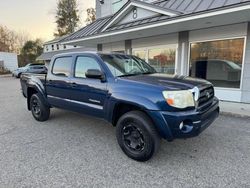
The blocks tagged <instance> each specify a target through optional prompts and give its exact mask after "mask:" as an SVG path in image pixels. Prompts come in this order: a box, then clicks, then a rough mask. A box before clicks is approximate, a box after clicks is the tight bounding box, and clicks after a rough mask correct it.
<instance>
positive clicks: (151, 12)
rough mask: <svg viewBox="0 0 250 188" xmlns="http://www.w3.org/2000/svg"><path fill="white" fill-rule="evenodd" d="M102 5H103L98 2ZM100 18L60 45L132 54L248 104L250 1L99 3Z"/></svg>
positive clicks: (125, 0)
mask: <svg viewBox="0 0 250 188" xmlns="http://www.w3.org/2000/svg"><path fill="white" fill-rule="evenodd" d="M100 2H101V3H100ZM96 10H97V18H98V19H97V20H96V21H95V22H94V23H92V24H90V25H88V26H86V27H84V28H82V29H80V30H79V31H77V32H75V33H73V34H71V35H70V36H68V37H66V38H64V39H63V40H62V41H60V42H61V43H62V44H67V45H78V46H87V47H91V48H96V49H97V50H99V51H118V52H123V53H127V54H134V55H137V56H139V57H141V58H142V59H144V60H145V61H147V62H148V63H149V64H150V65H151V66H153V67H155V69H156V70H157V71H159V72H163V73H168V74H179V75H184V76H192V77H197V78H203V79H207V80H209V81H210V82H212V83H213V84H214V86H215V91H216V95H217V96H218V97H219V98H220V99H221V100H228V101H236V102H245V103H250V76H249V75H250V0H158V1H139V0H100V1H99V0H97V3H96Z"/></svg>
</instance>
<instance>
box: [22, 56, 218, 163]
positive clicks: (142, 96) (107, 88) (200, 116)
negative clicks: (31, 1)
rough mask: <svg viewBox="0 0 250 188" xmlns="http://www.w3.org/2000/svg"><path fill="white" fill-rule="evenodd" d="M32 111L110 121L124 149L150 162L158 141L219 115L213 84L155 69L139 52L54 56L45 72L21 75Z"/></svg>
mask: <svg viewBox="0 0 250 188" xmlns="http://www.w3.org/2000/svg"><path fill="white" fill-rule="evenodd" d="M21 86H22V91H23V94H24V96H25V97H26V98H27V106H28V110H30V111H31V112H32V115H33V116H34V118H35V119H36V120H38V121H46V120H48V119H49V116H50V108H52V107H56V108H61V109H67V110H71V111H75V112H79V113H84V114H88V115H92V116H95V117H98V118H103V119H105V120H107V121H108V122H109V123H110V124H112V125H113V126H115V127H116V137H117V141H118V144H119V145H120V147H121V149H122V150H123V152H124V153H125V154H126V155H127V156H128V157H130V158H132V159H134V160H137V161H147V160H149V159H150V158H151V157H152V156H153V154H154V153H155V152H156V151H157V150H158V148H159V145H160V140H161V139H162V138H163V139H166V140H167V141H173V140H174V139H178V138H190V137H194V136H198V135H199V134H200V133H201V132H202V131H203V130H204V129H206V128H207V127H208V126H209V125H211V124H212V123H213V121H214V120H215V119H216V118H217V117H218V115H219V101H218V99H217V98H216V97H215V96H214V88H213V85H212V84H211V83H210V82H208V81H206V80H200V79H194V78H190V77H185V76H177V75H166V74H159V73H157V72H156V71H155V70H154V68H152V67H151V66H150V65H149V64H147V63H146V62H144V61H143V60H141V59H140V58H138V57H136V56H129V55H124V54H115V53H97V52H84V53H68V54H60V55H57V56H55V57H53V59H52V60H51V63H50V65H49V68H48V72H47V73H46V74H42V75H32V74H23V75H22V76H21Z"/></svg>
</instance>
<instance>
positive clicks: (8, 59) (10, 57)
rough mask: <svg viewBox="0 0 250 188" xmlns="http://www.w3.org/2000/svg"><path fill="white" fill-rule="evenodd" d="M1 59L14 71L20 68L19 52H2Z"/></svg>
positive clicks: (5, 65) (7, 67)
mask: <svg viewBox="0 0 250 188" xmlns="http://www.w3.org/2000/svg"><path fill="white" fill-rule="evenodd" d="M0 61H3V62H4V68H6V69H8V70H10V71H13V70H15V69H17V68H18V63H17V54H15V53H5V52H0Z"/></svg>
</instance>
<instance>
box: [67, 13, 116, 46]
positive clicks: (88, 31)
mask: <svg viewBox="0 0 250 188" xmlns="http://www.w3.org/2000/svg"><path fill="white" fill-rule="evenodd" d="M111 17H112V16H109V17H104V18H99V19H97V20H96V21H95V22H93V23H91V24H89V25H87V26H86V27H84V28H82V29H80V30H79V31H76V32H75V33H73V34H71V35H69V36H68V37H66V38H65V39H63V40H62V41H70V40H74V39H78V38H83V37H86V36H90V35H95V34H98V32H99V30H100V29H101V28H102V27H103V26H104V25H105V24H106V23H107V22H108V21H109V19H110V18H111Z"/></svg>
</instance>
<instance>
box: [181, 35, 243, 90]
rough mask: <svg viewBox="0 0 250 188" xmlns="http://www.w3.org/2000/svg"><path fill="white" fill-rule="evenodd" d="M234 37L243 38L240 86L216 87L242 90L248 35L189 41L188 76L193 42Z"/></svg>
mask: <svg viewBox="0 0 250 188" xmlns="http://www.w3.org/2000/svg"><path fill="white" fill-rule="evenodd" d="M234 39H243V41H244V42H243V54H242V69H241V78H240V87H239V88H228V87H216V86H215V87H214V88H215V89H219V90H226V91H232V90H234V91H241V90H242V87H243V76H244V74H243V73H244V68H245V57H246V39H247V37H246V36H244V35H243V36H237V37H224V38H223V37H222V38H211V39H208V40H193V41H189V45H188V46H189V49H188V51H189V52H188V66H187V70H186V76H190V75H189V71H190V64H191V45H192V44H193V43H203V42H216V41H223V40H234Z"/></svg>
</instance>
